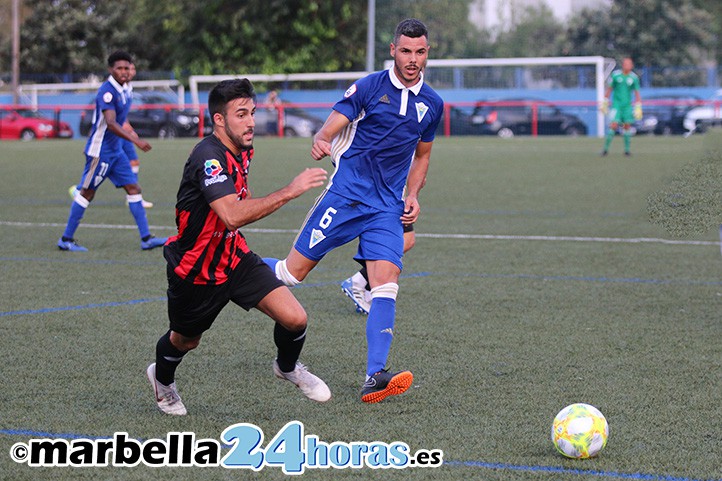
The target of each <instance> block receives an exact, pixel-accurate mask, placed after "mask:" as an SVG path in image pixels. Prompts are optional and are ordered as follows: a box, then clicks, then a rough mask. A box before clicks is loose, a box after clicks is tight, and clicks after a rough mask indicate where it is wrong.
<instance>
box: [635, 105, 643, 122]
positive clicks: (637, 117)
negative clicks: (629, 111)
mask: <svg viewBox="0 0 722 481" xmlns="http://www.w3.org/2000/svg"><path fill="white" fill-rule="evenodd" d="M634 119H635V120H642V103H641V102H637V103H636V104H634Z"/></svg>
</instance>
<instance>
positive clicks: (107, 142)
mask: <svg viewBox="0 0 722 481" xmlns="http://www.w3.org/2000/svg"><path fill="white" fill-rule="evenodd" d="M131 63H132V58H131V56H130V55H129V54H128V53H126V52H122V51H116V52H113V53H112V54H110V56H109V57H108V70H109V71H110V76H109V77H108V80H106V81H105V82H103V84H102V85H101V86H100V88H99V89H98V93H97V95H96V98H95V112H94V114H93V128H92V130H91V132H90V137H88V142H87V143H86V145H85V158H86V162H85V169H84V170H83V176H82V181H81V183H80V185H81V189H80V192H79V193H78V195H76V196H75V197H74V198H73V204H72V205H71V207H70V215H69V216H68V223H67V225H66V227H65V232H64V233H63V235H62V237H61V238H60V239H58V244H57V245H58V248H59V249H60V250H64V251H73V252H84V251H87V250H88V249H86V248H85V247H83V246H81V245H79V244H78V243H77V242H76V241H75V239H74V236H75V231H76V230H77V229H78V226H79V225H80V221H81V219H82V218H83V215H84V214H85V209H87V208H88V206H89V205H90V202H91V201H92V200H93V197H95V191H96V190H97V188H98V187H100V184H102V183H103V181H104V180H105V179H106V178H107V179H110V180H111V182H113V184H115V186H116V187H123V189H125V191H126V193H127V197H126V198H127V201H128V207H129V209H130V212H131V214H132V215H133V218H134V219H135V223H136V225H137V226H138V231H139V233H140V246H141V248H142V249H143V250H148V249H153V248H155V247H159V246H162V245H163V244H165V241H166V238H156V237H154V236H152V235H151V233H150V228H149V227H148V219H147V217H146V214H145V208H144V207H143V196H142V195H141V190H140V186H139V185H138V182H137V176H136V175H135V174H134V173H133V172H132V170H131V168H130V162H128V159H127V157H126V155H125V153H124V152H123V149H122V145H121V140H122V139H126V140H130V141H132V142H133V143H134V144H135V145H136V146H138V148H139V149H141V150H142V151H143V152H148V151H149V150H150V149H151V146H150V144H149V143H148V142H146V141H145V140H143V139H140V138H139V137H138V136H137V135H132V134H130V133H128V131H126V130H125V129H123V124H124V123H125V122H126V117H127V115H128V111H129V110H130V104H131V99H130V98H129V97H128V95H127V91H126V90H125V89H124V85H125V83H126V82H127V81H128V76H129V72H130V64H131Z"/></svg>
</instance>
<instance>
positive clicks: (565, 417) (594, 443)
mask: <svg viewBox="0 0 722 481" xmlns="http://www.w3.org/2000/svg"><path fill="white" fill-rule="evenodd" d="M607 437H609V425H608V424H607V420H606V418H605V417H604V415H603V414H602V413H601V412H600V411H599V409H597V408H595V407H594V406H590V405H589V404H584V403H577V404H570V405H569V406H567V407H565V408H564V409H562V410H561V411H559V414H557V416H556V417H555V418H554V424H552V442H553V443H554V446H556V448H557V451H559V452H560V453H562V454H563V455H564V456H566V457H568V458H576V459H585V458H591V457H594V456H596V455H597V454H599V453H600V452H601V451H602V449H604V446H606V445H607Z"/></svg>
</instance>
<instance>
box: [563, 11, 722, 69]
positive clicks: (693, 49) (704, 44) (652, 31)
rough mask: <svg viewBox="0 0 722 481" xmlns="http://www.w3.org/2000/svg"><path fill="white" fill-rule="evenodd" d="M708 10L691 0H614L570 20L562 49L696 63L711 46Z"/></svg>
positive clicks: (647, 61) (646, 61)
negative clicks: (605, 6) (606, 6)
mask: <svg viewBox="0 0 722 481" xmlns="http://www.w3.org/2000/svg"><path fill="white" fill-rule="evenodd" d="M713 29H714V23H713V19H712V15H711V14H710V13H709V12H707V11H706V10H703V9H701V8H698V7H695V5H694V3H693V1H692V0H614V2H613V3H612V6H611V8H609V9H602V10H596V11H591V10H584V11H582V12H581V13H580V14H579V15H577V16H576V17H575V18H573V19H572V20H571V21H570V24H569V28H568V30H567V40H566V46H565V53H569V54H570V55H604V56H607V57H621V56H631V57H632V58H633V59H634V60H635V63H636V64H637V65H648V66H659V67H663V66H671V65H698V64H700V63H701V62H702V61H703V60H705V59H706V57H707V55H709V53H710V52H711V51H712V49H713V47H714V41H715V38H714V35H713V33H712V32H713Z"/></svg>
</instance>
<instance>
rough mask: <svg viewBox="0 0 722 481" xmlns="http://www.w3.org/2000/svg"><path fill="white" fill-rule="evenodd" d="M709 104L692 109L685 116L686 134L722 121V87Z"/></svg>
mask: <svg viewBox="0 0 722 481" xmlns="http://www.w3.org/2000/svg"><path fill="white" fill-rule="evenodd" d="M709 101H710V103H709V104H708V105H700V106H699V107H695V108H693V109H690V110H689V111H688V112H687V114H686V115H685V116H684V128H685V130H686V134H687V135H689V134H692V133H693V132H695V131H697V130H704V129H705V128H706V127H708V126H710V125H713V124H720V123H722V89H720V90H718V91H717V92H715V94H714V95H713V96H712V98H711V99H709Z"/></svg>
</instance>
